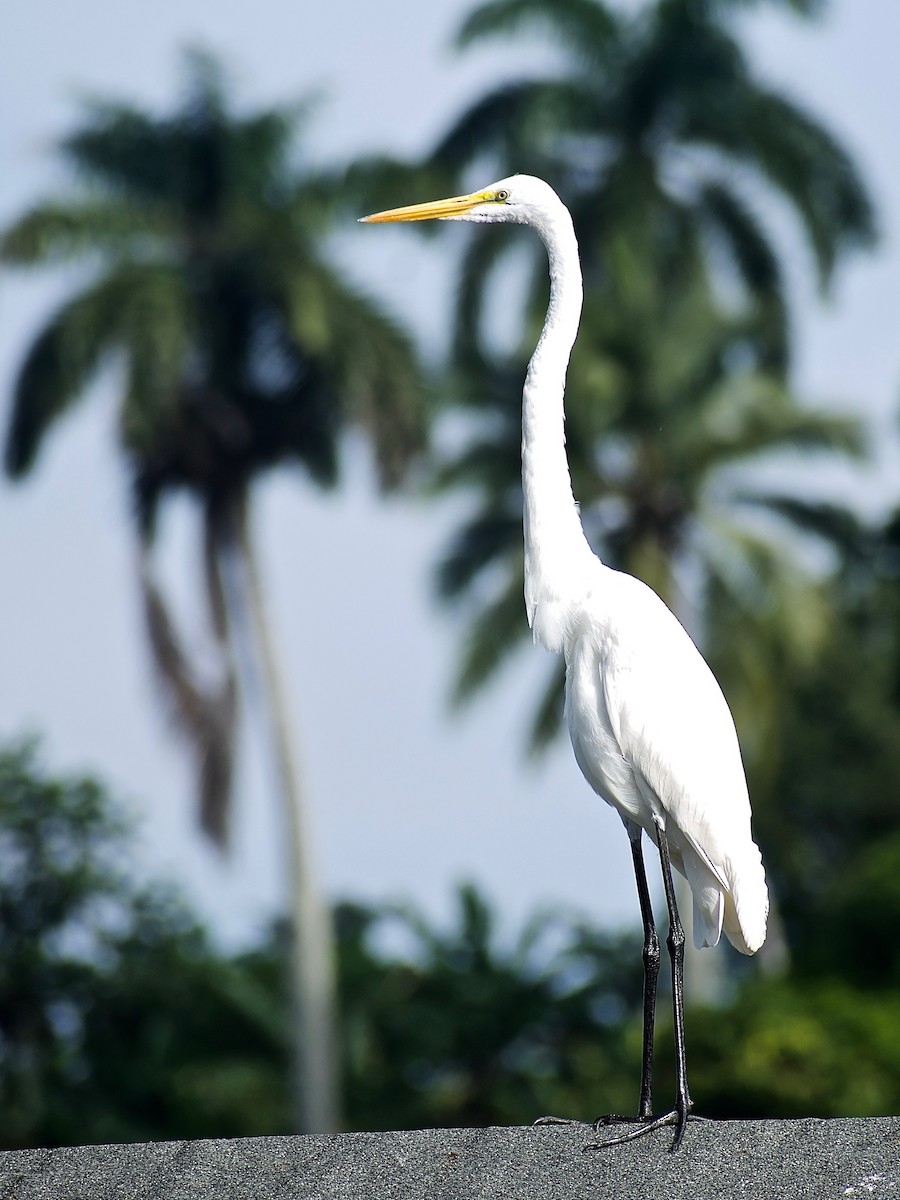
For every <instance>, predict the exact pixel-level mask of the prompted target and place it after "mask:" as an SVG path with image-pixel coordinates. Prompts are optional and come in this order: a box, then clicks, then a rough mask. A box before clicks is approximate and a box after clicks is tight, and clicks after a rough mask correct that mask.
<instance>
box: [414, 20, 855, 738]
mask: <svg viewBox="0 0 900 1200" xmlns="http://www.w3.org/2000/svg"><path fill="white" fill-rule="evenodd" d="M791 7H793V8H795V9H796V10H797V11H799V12H803V13H807V12H812V11H813V10H814V9H815V8H816V5H815V4H814V3H812V2H811V0H797V2H796V3H793V4H792V5H791ZM739 8H746V4H743V3H741V4H739V3H738V2H737V0H718V2H716V3H713V2H712V0H655V2H654V3H650V4H646V5H644V6H643V7H641V8H640V9H638V10H636V11H635V10H629V12H627V13H623V12H622V11H620V10H618V9H616V8H613V7H612V6H610V5H606V4H604V3H602V0H563V2H562V3H559V4H557V3H555V2H554V3H552V4H549V3H545V2H543V0H491V2H489V3H487V4H485V5H483V6H481V7H480V8H478V9H476V10H475V12H473V13H472V14H471V15H470V16H469V18H468V19H467V20H466V21H465V23H464V24H463V27H462V29H461V31H460V34H459V39H458V40H459V43H460V45H462V46H467V45H470V44H472V43H474V42H476V41H478V40H479V39H483V38H486V37H490V36H498V35H509V34H511V33H515V32H519V31H521V30H523V29H528V28H532V27H535V28H543V29H544V30H546V31H548V32H549V33H550V35H551V36H552V37H553V38H554V40H555V41H556V42H557V43H558V44H559V45H560V47H561V49H562V50H563V52H564V54H565V56H566V60H567V62H568V64H569V69H568V70H567V71H566V72H565V73H564V74H562V75H560V76H559V77H554V78H548V79H530V80H525V81H521V82H515V83H511V84H507V85H504V86H503V87H501V88H499V89H497V90H495V91H493V92H491V93H489V94H488V95H487V96H485V97H483V98H482V99H480V100H478V101H476V103H475V104H474V105H473V106H472V107H471V108H470V109H469V110H468V111H467V112H466V113H465V114H464V115H463V116H462V117H461V118H460V119H459V121H457V123H456V124H455V126H454V127H453V128H452V129H451V131H450V132H449V133H448V134H447V135H446V137H444V138H443V140H442V141H441V143H440V144H439V146H438V147H437V149H436V151H435V159H436V161H437V162H438V163H440V164H442V165H443V167H444V168H445V169H454V170H456V171H460V170H462V169H463V168H464V167H466V166H467V165H468V164H469V163H470V162H472V161H474V160H476V159H477V160H478V161H479V163H480V164H482V168H481V169H482V170H485V169H487V168H486V167H485V166H484V165H483V163H484V160H485V159H487V160H489V161H490V163H491V169H492V170H494V171H495V172H496V173H497V174H498V175H499V174H503V173H510V172H512V171H514V170H531V171H535V172H536V173H538V174H544V175H545V176H546V177H547V178H549V179H551V180H552V181H553V182H554V183H555V184H556V185H557V186H558V187H559V190H560V191H561V193H562V194H563V196H564V198H565V199H566V200H567V202H568V203H569V204H570V207H571V208H572V211H573V215H574V218H575V223H576V228H577V231H578V235H579V242H580V245H581V249H582V258H583V261H584V271H585V284H586V303H585V313H584V318H583V321H582V328H581V333H580V337H579V342H578V344H577V346H576V351H575V355H574V357H573V361H572V369H571V372H570V379H569V385H568V388H567V428H568V445H569V452H570V458H571V459H572V469H573V476H574V482H575V490H576V494H577V495H578V496H579V499H580V500H581V503H582V507H583V512H584V516H585V523H586V525H587V527H588V530H589V533H590V534H592V535H593V537H594V540H595V543H596V544H597V546H598V548H599V549H601V550H602V551H603V552H604V553H605V555H606V557H608V558H610V559H611V560H612V561H613V562H616V563H617V564H618V565H620V566H623V567H625V568H626V569H628V570H630V571H632V572H634V573H636V574H638V575H640V576H642V577H643V578H645V579H646V580H647V581H648V582H649V583H651V584H652V585H653V586H654V587H656V588H657V590H659V591H660V592H661V593H662V594H663V596H665V597H666V598H667V599H668V600H669V601H670V602H673V603H674V604H675V607H676V608H679V609H680V610H681V612H682V615H683V616H685V617H686V618H687V617H689V612H688V609H689V608H690V607H696V606H689V605H686V603H685V602H684V601H683V600H682V601H679V597H678V596H677V595H676V594H675V591H674V587H673V580H674V578H675V577H676V576H679V575H680V576H682V577H685V576H688V577H692V578H693V579H694V586H693V589H692V590H693V593H694V595H695V596H696V597H698V598H701V597H702V595H703V592H704V590H706V591H707V592H709V590H710V589H709V587H708V586H707V585H708V582H709V581H708V580H707V581H706V582H704V581H703V579H702V573H701V577H700V579H699V580H698V578H697V573H696V567H694V568H692V567H691V565H690V563H691V559H692V558H694V559H696V558H697V556H698V555H699V556H700V557H701V558H702V559H704V560H705V561H706V563H707V566H708V567H709V568H710V569H713V561H714V560H717V561H718V563H719V565H718V566H717V567H715V568H714V569H713V574H714V575H715V576H716V577H717V578H719V580H720V581H722V582H723V583H724V582H725V580H726V577H727V575H728V573H729V572H728V571H726V564H727V563H728V561H729V555H728V553H726V552H725V547H726V546H728V547H730V553H731V554H737V559H732V562H731V567H730V568H729V570H730V575H731V578H732V581H733V583H732V586H731V587H730V588H727V589H726V591H725V593H724V594H725V595H726V596H729V595H730V596H731V598H732V601H733V602H735V603H740V600H741V597H742V596H743V595H746V594H748V593H747V577H748V572H749V574H750V575H758V573H759V572H760V571H763V572H765V574H766V577H767V579H768V580H769V582H770V583H771V582H774V581H775V580H777V579H781V580H782V581H784V582H785V585H786V586H787V580H788V579H790V578H791V574H792V573H791V572H790V571H787V572H786V570H785V568H786V563H785V561H784V555H780V556H777V555H776V558H775V559H773V557H772V555H773V553H775V551H774V550H773V549H772V544H771V542H770V541H767V540H766V539H764V538H763V539H760V537H759V536H755V537H751V530H750V528H749V527H746V528H745V529H744V530H743V532H741V533H740V535H739V536H738V537H737V540H736V537H735V535H736V530H735V528H734V526H733V524H731V525H730V526H729V528H728V530H727V536H726V528H725V525H724V520H723V516H724V510H723V512H720V513H718V514H717V506H718V508H719V509H721V508H722V498H721V497H718V496H717V497H716V502H715V503H713V502H712V501H713V496H714V493H715V492H716V488H715V486H714V484H715V480H716V478H717V476H719V475H721V474H722V472H723V469H724V468H726V467H728V466H730V465H731V464H736V463H739V462H741V461H743V460H746V459H748V458H751V457H755V456H758V455H759V454H760V453H762V452H768V451H771V450H778V449H780V448H783V447H785V446H789V445H799V446H800V447H801V448H805V449H811V448H816V449H823V448H828V447H831V448H833V449H836V450H839V451H847V450H850V451H854V452H855V451H858V450H859V448H860V437H859V431H858V429H856V428H855V427H854V426H853V424H852V423H851V422H848V421H845V420H843V419H841V418H834V417H830V416H827V415H825V414H823V413H815V412H812V411H809V410H807V409H801V408H800V407H798V406H797V405H796V404H795V403H794V402H793V401H792V400H791V398H790V395H789V393H788V391H787V388H786V384H785V379H786V373H787V368H788V362H789V350H790V346H789V327H788V314H787V301H786V297H785V292H784V283H783V273H782V270H781V267H780V263H779V256H778V252H777V249H776V245H775V241H774V238H773V236H772V234H771V233H770V231H769V229H768V227H767V223H766V221H764V220H763V219H762V217H761V216H760V215H758V214H757V212H756V207H757V204H758V203H759V201H761V200H765V199H767V194H768V196H771V195H775V196H777V197H778V198H779V199H780V200H781V201H782V203H784V202H786V203H787V205H788V207H789V209H790V210H791V211H792V212H793V214H794V216H795V217H796V218H797V223H798V226H799V228H800V231H801V232H802V234H803V235H804V236H805V237H806V239H807V241H808V243H809V245H810V248H811V250H812V252H813V255H814V257H815V261H816V263H817V267H818V272H819V278H820V281H821V282H822V284H823V285H824V284H825V283H827V281H828V280H829V279H830V278H831V276H832V273H833V270H834V267H835V265H836V263H837V261H838V260H839V258H840V257H841V256H842V255H843V254H845V253H846V252H847V251H848V250H849V249H850V248H852V247H853V246H855V245H860V244H864V243H866V242H868V241H869V240H871V238H872V237H873V236H874V229H873V225H874V222H873V215H872V208H871V204H870V202H869V199H868V196H867V194H866V191H865V188H864V186H863V184H862V182H861V181H860V178H859V176H858V173H857V171H856V169H855V167H854V166H853V163H852V161H851V160H850V158H849V156H848V155H847V153H846V151H844V150H843V148H842V147H841V146H840V145H839V144H838V143H837V142H836V141H835V139H834V138H833V137H832V136H831V135H830V134H829V133H828V132H827V130H825V129H824V128H823V127H822V126H821V125H820V124H818V123H817V122H816V121H815V120H814V118H812V117H811V116H810V115H809V114H807V113H805V112H804V111H803V110H802V109H801V108H800V107H799V106H798V105H797V104H796V103H795V102H794V101H792V100H789V99H787V98H786V97H785V96H782V95H780V94H779V93H777V92H776V91H773V90H772V89H771V88H769V87H768V86H765V85H763V84H762V83H761V82H760V81H759V80H757V79H756V78H755V77H754V74H753V71H752V69H751V67H750V64H749V63H748V62H747V60H746V56H745V55H744V53H743V51H742V50H741V48H740V46H739V44H738V42H737V41H736V38H735V36H734V33H733V30H732V29H731V27H730V24H729V22H730V19H731V18H732V16H733V14H734V13H735V12H736V11H737V9H739ZM528 245H529V247H530V252H531V253H532V254H533V259H532V261H531V264H530V265H529V266H528V268H527V269H528V275H527V279H528V283H527V286H526V288H525V296H524V300H523V301H522V302H521V306H522V308H523V309H524V313H525V315H526V323H527V329H526V333H525V335H524V337H523V340H522V344H521V347H517V348H516V349H514V350H513V351H512V352H511V353H510V352H507V353H504V352H502V351H501V350H498V348H497V345H496V337H493V340H492V337H491V334H492V325H491V323H492V318H493V317H494V315H495V313H496V311H497V309H498V308H503V309H507V308H509V307H510V300H509V297H508V294H507V281H508V279H509V276H508V275H506V276H504V275H503V274H501V273H500V272H501V268H503V267H504V263H505V260H506V259H508V258H511V257H514V256H515V255H519V256H520V263H519V265H520V267H521V256H522V255H523V253H524V243H523V242H522V241H521V240H519V239H517V238H515V237H505V238H497V237H496V234H495V231H493V230H484V231H482V232H481V233H480V234H475V236H473V238H472V240H471V242H470V248H469V250H468V253H467V255H466V258H465V260H464V263H463V267H462V273H461V283H460V288H459V293H458V294H459V301H458V308H457V321H456V345H455V363H456V367H457V375H456V383H457V391H458V396H459V399H460V401H461V403H462V405H463V406H464V407H466V408H468V409H469V410H470V411H471V412H472V413H473V417H472V419H473V421H474V422H475V423H476V426H480V428H481V432H479V431H478V428H476V432H475V435H474V440H473V442H472V444H471V445H470V446H469V447H468V448H467V449H465V450H464V451H462V452H461V453H460V454H459V455H458V456H457V457H456V458H455V459H453V460H451V461H450V462H447V463H445V464H444V465H443V467H442V468H441V469H440V470H439V476H438V484H439V486H440V487H443V488H447V487H455V486H467V487H474V488H475V490H476V491H477V492H478V493H479V494H480V496H481V507H480V510H479V511H478V513H477V514H476V516H475V517H474V518H473V519H472V520H471V521H470V522H469V523H468V524H467V525H466V526H465V527H464V528H463V529H462V530H461V532H460V533H459V535H458V536H457V538H456V539H455V541H454V543H453V545H452V546H451V548H450V550H449V552H448V553H447V555H446V557H445V560H444V562H443V564H442V566H441V570H440V575H439V590H440V592H441V594H442V595H444V596H445V597H447V598H449V599H462V598H463V597H464V596H466V595H471V596H473V597H475V601H474V609H475V617H474V620H473V622H472V625H471V632H470V635H469V640H468V645H467V648H466V651H465V653H464V656H463V660H462V666H461V669H460V674H459V678H458V681H457V694H458V695H459V696H460V697H465V696H467V695H468V694H469V693H470V692H472V691H473V690H475V689H476V688H477V687H478V686H479V685H480V684H481V683H482V682H483V681H484V680H485V679H486V678H487V677H488V676H489V675H490V674H491V672H492V670H493V669H494V667H495V666H496V665H497V664H498V663H499V662H500V661H501V660H502V659H503V658H504V657H505V655H506V654H507V652H508V650H509V648H510V647H511V645H512V644H513V643H514V642H515V641H516V640H517V638H518V636H519V633H520V631H521V621H520V612H521V601H520V596H521V589H520V587H519V582H520V578H519V577H520V573H521V551H520V547H519V540H520V539H519V533H518V530H519V527H520V520H521V497H520V489H519V481H518V475H519V464H518V458H519V451H518V441H519V426H518V421H519V417H518V409H519V394H520V386H521V379H522V375H523V370H524V363H525V361H526V359H527V355H528V353H529V352H530V348H531V346H532V345H533V343H534V337H535V331H536V329H537V328H539V321H540V316H541V315H542V313H543V309H544V306H545V303H546V266H545V263H544V261H543V256H542V254H541V253H540V251H539V248H538V247H537V246H536V245H535V243H534V241H531V242H529V243H528ZM786 515H788V516H789V514H786ZM714 525H717V527H718V535H717V536H716V537H715V538H712V536H711V533H712V528H713V526H714ZM747 539H750V540H749V541H748V540H747ZM741 543H743V549H741ZM740 560H743V562H744V569H742V570H739V569H738V568H737V566H736V562H737V561H740ZM501 563H502V564H503V565H502V568H500V567H499V566H498V564H501ZM739 580H742V581H741V582H739ZM794 582H795V583H799V580H797V579H795V581H794ZM716 594H718V593H716ZM809 602H810V603H811V602H812V601H811V598H810V599H809ZM701 607H702V606H701ZM708 619H709V615H708V614H706V615H697V616H695V617H694V618H693V619H689V624H691V625H693V626H694V627H695V631H697V628H696V627H698V626H700V627H702V625H703V624H704V622H705V621H707V620H708ZM700 631H701V632H702V629H701V630H700ZM560 687H561V677H559V676H557V678H556V679H555V680H554V681H553V682H552V683H551V685H550V687H549V689H548V691H547V692H546V694H545V697H544V700H543V701H542V703H541V705H540V707H539V709H538V714H537V717H536V719H535V723H534V725H533V727H532V735H531V742H532V744H533V745H540V744H543V743H544V742H545V741H546V740H547V739H548V738H549V737H551V736H552V735H553V734H554V733H555V732H556V729H557V728H558V724H559V719H558V713H559V707H558V699H559V690H560ZM747 707H749V706H747Z"/></svg>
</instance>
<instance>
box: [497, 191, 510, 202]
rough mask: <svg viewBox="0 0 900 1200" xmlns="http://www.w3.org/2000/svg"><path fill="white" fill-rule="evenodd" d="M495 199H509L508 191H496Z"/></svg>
mask: <svg viewBox="0 0 900 1200" xmlns="http://www.w3.org/2000/svg"><path fill="white" fill-rule="evenodd" d="M497 199H498V200H508V199H509V192H507V191H500V192H498V193H497Z"/></svg>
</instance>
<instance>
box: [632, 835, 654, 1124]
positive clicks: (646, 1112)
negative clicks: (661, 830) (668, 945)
mask: <svg viewBox="0 0 900 1200" xmlns="http://www.w3.org/2000/svg"><path fill="white" fill-rule="evenodd" d="M631 855H632V858H633V859H634V877H635V879H636V880H637V890H638V898H639V899H640V902H641V920H642V921H643V923H644V955H643V957H644V1049H643V1055H642V1059H641V1061H642V1066H641V1100H640V1105H639V1108H638V1117H639V1118H640V1120H642V1121H649V1119H650V1118H651V1117H652V1116H653V1027H654V1024H655V1021H656V984H657V980H658V979H659V957H660V955H659V937H658V936H657V933H656V926H655V925H654V924H653V909H652V907H651V905H650V889H649V888H648V887H647V872H646V870H645V869H644V853H643V850H642V848H641V835H640V831H638V836H637V837H635V838H632V839H631Z"/></svg>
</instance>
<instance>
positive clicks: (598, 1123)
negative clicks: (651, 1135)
mask: <svg viewBox="0 0 900 1200" xmlns="http://www.w3.org/2000/svg"><path fill="white" fill-rule="evenodd" d="M653 1120H655V1117H654V1116H653V1113H644V1114H642V1115H640V1116H637V1117H629V1116H626V1115H624V1114H623V1113H604V1114H603V1116H602V1117H597V1118H596V1119H595V1120H593V1121H591V1125H592V1126H593V1129H594V1133H599V1132H600V1130H601V1129H603V1128H605V1127H606V1126H607V1125H646V1124H647V1122H648V1121H653Z"/></svg>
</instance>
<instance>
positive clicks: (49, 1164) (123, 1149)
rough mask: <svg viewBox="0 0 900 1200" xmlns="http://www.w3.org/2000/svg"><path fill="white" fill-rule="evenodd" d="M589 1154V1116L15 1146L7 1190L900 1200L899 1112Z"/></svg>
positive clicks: (2, 1190) (56, 1198) (47, 1196)
mask: <svg viewBox="0 0 900 1200" xmlns="http://www.w3.org/2000/svg"><path fill="white" fill-rule="evenodd" d="M670 1137H671V1135H670V1133H668V1132H667V1131H664V1130H663V1131H659V1132H656V1133H653V1134H651V1135H649V1136H648V1137H646V1138H643V1139H641V1140H639V1141H637V1142H634V1143H631V1144H630V1145H628V1146H619V1147H616V1148H614V1149H609V1150H603V1151H601V1152H599V1153H589V1154H585V1153H582V1150H583V1147H584V1146H585V1145H586V1144H587V1143H589V1142H591V1141H592V1140H594V1139H593V1135H592V1133H591V1130H590V1129H589V1128H588V1127H587V1126H575V1127H572V1126H567V1127H559V1126H554V1127H546V1128H537V1129H535V1128H511V1129H450V1130H431V1129H429V1130H422V1131H419V1132H411V1133H353V1134H342V1135H340V1136H337V1137H274V1138H247V1139H243V1140H237V1141H208V1142H162V1143H153V1144H148V1145H129V1146H84V1147H76V1148H68V1149H60V1150H15V1151H8V1152H6V1153H3V1154H0V1198H2V1200H107V1198H109V1200H288V1198H290V1200H351V1198H352V1200H463V1198H464V1200H606V1198H607V1197H608V1198H609V1200H638V1198H640V1200H655V1198H656V1197H664V1198H665V1200H687V1198H688V1197H690V1200H718V1198H719V1197H721V1198H722V1200H726V1198H727V1200H750V1198H753V1200H755V1198H757V1197H759V1198H760V1200H762V1198H764V1200H783V1198H789V1200H795V1198H796V1200H805V1198H807V1197H809V1200H831V1198H832V1197H834V1198H837V1197H840V1198H842V1200H843V1198H845V1197H846V1198H850V1200H900V1118H898V1117H879V1118H867V1119H864V1120H829V1121H820V1120H803V1121H746V1122H744V1121H740V1122H738V1121H723V1122H715V1123H713V1122H709V1123H699V1122H697V1123H693V1122H692V1123H691V1125H690V1127H689V1128H688V1130H687V1134H686V1136H685V1140H684V1145H683V1147H682V1149H681V1150H680V1151H679V1152H678V1153H677V1154H670V1153H668V1146H669V1141H670Z"/></svg>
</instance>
